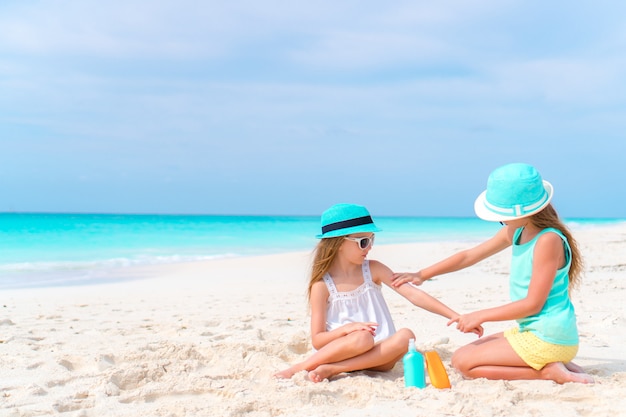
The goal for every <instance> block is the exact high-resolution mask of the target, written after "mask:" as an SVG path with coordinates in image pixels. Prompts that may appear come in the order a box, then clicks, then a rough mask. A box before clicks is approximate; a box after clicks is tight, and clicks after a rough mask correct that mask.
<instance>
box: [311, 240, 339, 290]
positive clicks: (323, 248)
mask: <svg viewBox="0 0 626 417" xmlns="http://www.w3.org/2000/svg"><path fill="white" fill-rule="evenodd" d="M343 238H344V236H339V237H330V238H325V239H321V240H320V241H319V243H318V244H317V246H316V247H315V254H314V257H313V265H312V267H311V278H310V279H309V286H308V288H307V300H309V301H310V300H311V288H312V287H313V284H315V283H316V282H319V281H321V280H322V279H323V278H324V275H325V274H326V273H327V272H328V271H329V270H330V266H331V265H332V263H333V261H334V260H335V258H336V257H337V254H338V253H339V247H340V246H341V245H342V244H343Z"/></svg>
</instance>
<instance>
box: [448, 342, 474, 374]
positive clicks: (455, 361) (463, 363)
mask: <svg viewBox="0 0 626 417" xmlns="http://www.w3.org/2000/svg"><path fill="white" fill-rule="evenodd" d="M467 359H468V356H467V352H466V351H465V349H463V348H460V349H457V350H456V352H454V353H453V354H452V359H451V360H450V362H451V364H452V367H453V368H454V369H456V370H457V371H459V372H460V373H461V374H462V375H463V376H467V375H468V372H469V370H470V365H469V361H468V360H467Z"/></svg>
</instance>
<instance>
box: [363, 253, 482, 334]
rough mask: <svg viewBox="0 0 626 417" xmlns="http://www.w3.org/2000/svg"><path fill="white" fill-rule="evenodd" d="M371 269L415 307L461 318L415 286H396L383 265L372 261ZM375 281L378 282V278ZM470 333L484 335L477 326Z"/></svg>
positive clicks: (447, 316) (452, 317)
mask: <svg viewBox="0 0 626 417" xmlns="http://www.w3.org/2000/svg"><path fill="white" fill-rule="evenodd" d="M370 268H371V270H372V275H373V276H374V277H378V279H380V282H382V283H384V284H385V285H387V286H388V287H389V288H391V289H393V290H394V291H396V292H397V293H398V294H400V295H402V296H403V297H404V298H406V299H407V300H409V301H410V302H411V303H412V304H413V305H415V306H417V307H420V308H423V309H424V310H426V311H429V312H431V313H434V314H438V315H440V316H443V317H445V318H447V319H450V320H454V319H455V318H458V317H459V314H458V313H457V312H456V311H454V310H452V309H451V308H450V307H448V306H447V305H445V304H444V303H442V302H441V301H439V300H437V299H436V298H435V297H433V296H431V295H430V294H427V293H426V292H424V291H422V290H420V289H419V288H417V287H415V286H414V285H411V284H405V285H402V286H400V287H396V286H394V285H393V280H392V277H393V272H392V271H391V269H389V268H388V267H387V266H385V265H383V264H382V263H380V262H377V261H370ZM374 279H375V281H376V278H374ZM376 282H378V281H376ZM470 331H472V332H474V333H476V334H478V335H479V336H480V335H482V328H481V327H480V326H477V327H476V328H475V329H472V330H470Z"/></svg>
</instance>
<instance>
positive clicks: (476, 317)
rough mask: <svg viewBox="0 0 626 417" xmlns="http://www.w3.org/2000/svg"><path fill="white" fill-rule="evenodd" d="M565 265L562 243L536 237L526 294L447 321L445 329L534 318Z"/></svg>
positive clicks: (549, 235) (557, 239)
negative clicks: (558, 272)
mask: <svg viewBox="0 0 626 417" xmlns="http://www.w3.org/2000/svg"><path fill="white" fill-rule="evenodd" d="M564 264H565V253H564V251H563V242H562V240H561V238H560V237H559V236H558V235H557V234H555V233H546V234H544V235H542V236H540V237H539V240H537V244H536V245H535V250H534V253H533V266H532V275H531V278H530V284H529V286H528V293H527V295H526V297H525V298H522V299H520V300H517V301H514V302H511V303H508V304H505V305H502V306H498V307H493V308H488V309H484V310H478V311H475V312H472V313H468V314H463V315H461V316H459V317H457V318H455V319H451V320H450V321H449V322H448V325H450V324H453V323H457V326H456V327H457V329H459V330H461V331H467V330H468V329H473V328H475V327H476V326H477V325H482V324H483V323H485V322H488V321H507V320H515V319H520V318H523V317H528V316H531V315H533V314H537V313H538V312H539V311H541V309H542V308H543V306H544V304H545V302H546V300H547V298H548V294H549V293H550V289H551V288H552V284H553V282H554V277H555V276H556V271H557V270H558V269H559V268H561V267H562V266H563V265H564Z"/></svg>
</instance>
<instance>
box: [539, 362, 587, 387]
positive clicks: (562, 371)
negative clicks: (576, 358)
mask: <svg viewBox="0 0 626 417" xmlns="http://www.w3.org/2000/svg"><path fill="white" fill-rule="evenodd" d="M573 368H574V367H573ZM579 368H580V367H579V366H578V365H575V369H579ZM580 370H581V371H582V368H580ZM541 372H542V374H543V375H544V376H545V377H546V378H547V379H551V380H553V381H554V382H556V383H559V384H564V383H566V382H580V383H581V384H593V383H594V380H593V378H592V377H591V376H590V375H587V374H586V373H584V372H575V371H571V370H570V369H568V368H567V366H566V365H565V364H564V363H563V362H552V363H549V364H547V365H546V366H545V367H544V368H543V369H542V370H541Z"/></svg>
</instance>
